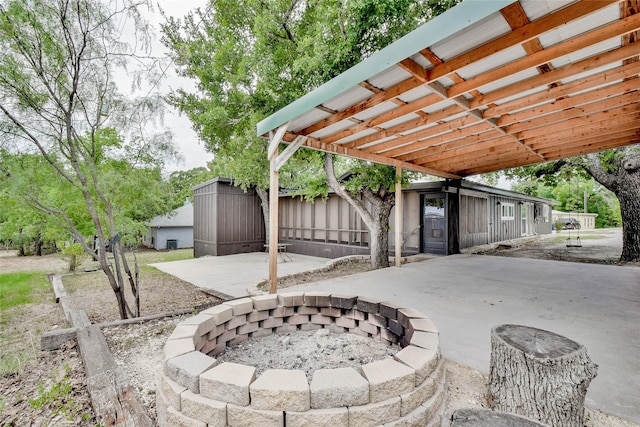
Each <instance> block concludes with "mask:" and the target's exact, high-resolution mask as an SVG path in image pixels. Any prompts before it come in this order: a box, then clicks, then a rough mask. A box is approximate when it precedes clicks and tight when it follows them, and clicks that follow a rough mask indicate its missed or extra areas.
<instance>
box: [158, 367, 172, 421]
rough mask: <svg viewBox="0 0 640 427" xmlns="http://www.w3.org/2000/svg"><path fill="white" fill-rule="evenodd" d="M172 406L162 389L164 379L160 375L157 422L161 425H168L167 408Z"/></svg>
mask: <svg viewBox="0 0 640 427" xmlns="http://www.w3.org/2000/svg"><path fill="white" fill-rule="evenodd" d="M169 406H171V402H169V399H167V396H165V395H164V391H162V379H161V378H160V377H158V380H157V381H156V417H157V418H156V422H157V423H158V425H159V426H166V425H167V408H168V407H169Z"/></svg>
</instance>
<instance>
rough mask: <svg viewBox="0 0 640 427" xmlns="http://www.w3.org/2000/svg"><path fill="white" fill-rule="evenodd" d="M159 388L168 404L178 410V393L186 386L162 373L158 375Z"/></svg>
mask: <svg viewBox="0 0 640 427" xmlns="http://www.w3.org/2000/svg"><path fill="white" fill-rule="evenodd" d="M160 389H161V390H162V393H163V394H164V396H165V397H166V398H167V400H168V401H169V404H170V405H171V406H173V407H174V408H176V409H177V410H178V411H179V410H180V401H181V399H180V394H182V392H183V391H185V390H186V389H187V388H186V387H185V386H183V385H180V384H178V383H177V382H175V381H174V380H172V379H171V378H169V377H167V376H166V375H164V374H161V375H160Z"/></svg>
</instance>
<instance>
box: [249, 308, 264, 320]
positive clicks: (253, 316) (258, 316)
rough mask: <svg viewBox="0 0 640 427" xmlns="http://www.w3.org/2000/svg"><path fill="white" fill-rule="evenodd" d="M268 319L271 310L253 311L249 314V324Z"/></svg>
mask: <svg viewBox="0 0 640 427" xmlns="http://www.w3.org/2000/svg"><path fill="white" fill-rule="evenodd" d="M268 318H269V310H253V311H252V312H251V313H249V314H247V321H248V322H259V321H261V320H264V319H268Z"/></svg>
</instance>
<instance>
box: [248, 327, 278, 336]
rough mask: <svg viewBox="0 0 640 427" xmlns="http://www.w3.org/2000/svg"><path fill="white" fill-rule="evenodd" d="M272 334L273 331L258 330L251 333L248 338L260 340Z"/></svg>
mask: <svg viewBox="0 0 640 427" xmlns="http://www.w3.org/2000/svg"><path fill="white" fill-rule="evenodd" d="M271 334H273V329H258V330H257V331H255V332H251V333H250V334H249V337H251V338H260V337H267V336H269V335H271Z"/></svg>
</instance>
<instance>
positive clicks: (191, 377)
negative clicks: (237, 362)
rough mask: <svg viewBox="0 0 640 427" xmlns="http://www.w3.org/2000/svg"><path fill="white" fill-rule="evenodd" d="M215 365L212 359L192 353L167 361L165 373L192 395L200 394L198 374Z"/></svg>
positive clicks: (196, 352)
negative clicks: (192, 393)
mask: <svg viewBox="0 0 640 427" xmlns="http://www.w3.org/2000/svg"><path fill="white" fill-rule="evenodd" d="M217 364H218V362H217V361H216V359H214V358H213V357H210V356H207V355H206V354H204V353H201V352H199V351H192V352H190V353H185V354H181V355H180V356H176V357H173V358H171V359H169V360H167V361H166V363H165V372H166V374H167V376H168V377H169V378H171V379H172V380H174V381H175V382H177V383H178V384H181V385H183V386H184V387H187V388H188V389H189V390H191V391H192V392H194V393H200V374H201V373H203V372H204V371H206V370H208V369H210V368H213V367H214V366H215V365H217Z"/></svg>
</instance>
